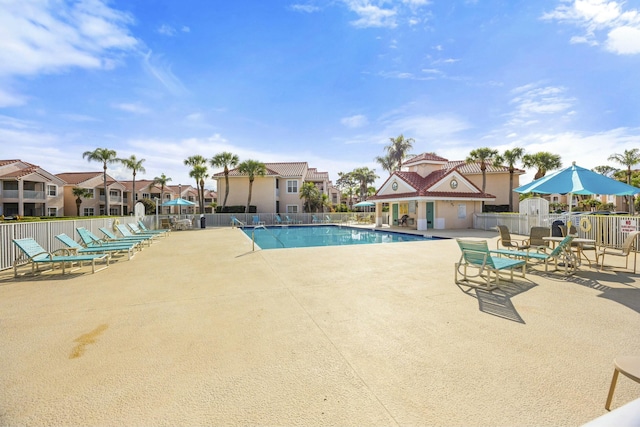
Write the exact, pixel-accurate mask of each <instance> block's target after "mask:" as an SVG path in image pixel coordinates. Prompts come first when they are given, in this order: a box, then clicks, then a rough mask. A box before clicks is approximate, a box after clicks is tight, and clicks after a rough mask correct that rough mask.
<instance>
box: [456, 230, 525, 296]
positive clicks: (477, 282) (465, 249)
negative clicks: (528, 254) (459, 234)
mask: <svg viewBox="0 0 640 427" xmlns="http://www.w3.org/2000/svg"><path fill="white" fill-rule="evenodd" d="M456 241H457V242H458V246H459V247H460V251H461V252H462V254H461V255H460V260H459V261H458V262H457V263H455V282H456V284H458V285H464V286H470V287H474V288H480V289H484V290H487V291H491V290H493V289H495V288H498V287H499V286H500V272H501V271H503V270H506V271H508V272H509V274H510V276H509V279H505V280H508V281H511V282H513V270H514V269H516V268H522V277H525V274H526V265H527V263H526V262H525V261H524V260H522V259H511V258H500V257H493V256H492V255H491V253H490V252H489V246H488V245H487V241H486V240H464V239H456ZM470 269H471V270H472V271H475V274H472V273H470V272H469V270H470ZM458 275H461V276H462V277H461V278H460V279H458Z"/></svg>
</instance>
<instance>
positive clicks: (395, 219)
mask: <svg viewBox="0 0 640 427" xmlns="http://www.w3.org/2000/svg"><path fill="white" fill-rule="evenodd" d="M392 206H393V217H392V219H393V222H392V224H393V225H398V204H397V203H394V204H393V205H392Z"/></svg>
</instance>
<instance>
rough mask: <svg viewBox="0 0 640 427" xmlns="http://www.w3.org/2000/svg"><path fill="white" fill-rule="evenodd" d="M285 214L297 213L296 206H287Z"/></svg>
mask: <svg viewBox="0 0 640 427" xmlns="http://www.w3.org/2000/svg"><path fill="white" fill-rule="evenodd" d="M287 213H290V214H294V213H298V205H287Z"/></svg>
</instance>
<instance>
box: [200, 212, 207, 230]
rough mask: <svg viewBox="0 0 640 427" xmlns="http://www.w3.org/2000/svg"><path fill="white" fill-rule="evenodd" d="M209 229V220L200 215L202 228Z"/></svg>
mask: <svg viewBox="0 0 640 427" xmlns="http://www.w3.org/2000/svg"><path fill="white" fill-rule="evenodd" d="M206 227H207V218H205V217H204V215H200V228H206Z"/></svg>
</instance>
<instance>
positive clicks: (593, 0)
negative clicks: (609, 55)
mask: <svg viewBox="0 0 640 427" xmlns="http://www.w3.org/2000/svg"><path fill="white" fill-rule="evenodd" d="M624 5H625V2H617V1H608V0H573V1H571V2H569V4H566V2H565V4H562V5H560V6H558V7H557V8H556V9H554V10H553V11H552V12H548V13H545V14H543V15H542V19H545V20H555V21H559V22H563V23H568V24H572V25H575V26H578V27H581V28H583V29H584V34H581V35H574V36H572V37H571V39H570V42H571V43H586V44H589V45H591V46H597V45H604V47H605V49H607V50H608V51H610V52H613V53H616V54H618V55H633V54H638V53H640V41H639V40H640V13H639V12H638V10H636V9H631V10H627V11H623V6H624Z"/></svg>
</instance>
